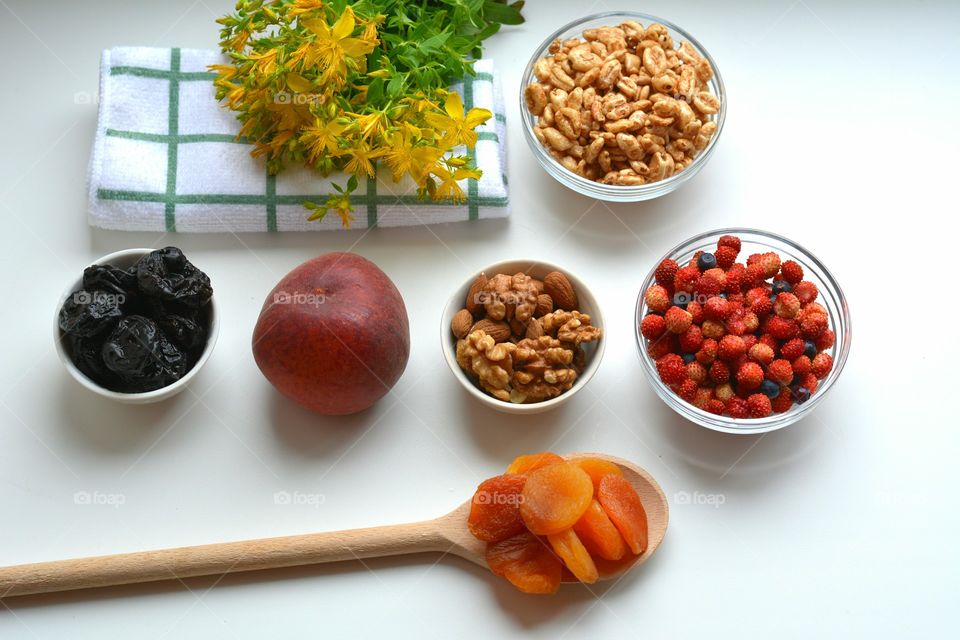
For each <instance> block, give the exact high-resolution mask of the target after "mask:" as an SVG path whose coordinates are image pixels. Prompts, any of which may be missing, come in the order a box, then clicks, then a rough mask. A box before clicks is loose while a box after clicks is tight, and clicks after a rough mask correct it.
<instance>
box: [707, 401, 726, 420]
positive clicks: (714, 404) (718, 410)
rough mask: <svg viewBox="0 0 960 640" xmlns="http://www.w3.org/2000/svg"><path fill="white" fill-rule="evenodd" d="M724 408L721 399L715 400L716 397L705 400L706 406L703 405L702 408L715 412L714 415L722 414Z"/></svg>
mask: <svg viewBox="0 0 960 640" xmlns="http://www.w3.org/2000/svg"><path fill="white" fill-rule="evenodd" d="M725 408H726V407H725V405H724V404H723V401H721V400H717V399H716V398H714V399H713V400H709V401H708V402H707V406H706V407H704V409H705V410H706V411H707V412H708V413H714V414H716V415H718V416H720V415H723V410H724V409H725Z"/></svg>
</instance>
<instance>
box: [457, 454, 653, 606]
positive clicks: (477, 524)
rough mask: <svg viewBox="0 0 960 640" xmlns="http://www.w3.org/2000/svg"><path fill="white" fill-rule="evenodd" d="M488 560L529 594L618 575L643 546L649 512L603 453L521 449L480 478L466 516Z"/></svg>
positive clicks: (644, 548) (642, 549) (496, 571)
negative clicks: (498, 470)
mask: <svg viewBox="0 0 960 640" xmlns="http://www.w3.org/2000/svg"><path fill="white" fill-rule="evenodd" d="M467 526H468V527H469V529H470V532H471V533H472V534H473V535H474V536H475V537H476V538H478V539H479V540H483V541H484V542H486V543H487V554H486V556H487V564H488V565H489V566H490V569H491V571H493V572H494V573H495V574H497V575H498V576H503V577H504V578H506V579H507V580H509V581H510V582H511V583H512V584H513V585H514V586H515V587H517V588H518V589H520V590H521V591H524V592H526V593H554V592H556V591H557V589H558V588H559V587H560V582H561V581H562V580H563V579H564V577H565V575H564V574H565V571H564V570H565V569H566V571H568V572H569V574H572V576H573V577H574V578H576V579H577V580H579V581H580V582H584V583H587V584H590V583H593V582H596V581H597V579H599V578H600V577H601V576H603V575H608V574H612V573H616V572H617V570H619V569H620V568H621V567H623V566H624V565H625V564H626V563H629V562H631V561H632V560H633V559H634V557H635V556H638V555H640V554H642V553H643V552H644V551H645V550H646V548H647V515H646V512H645V511H644V508H643V504H642V503H641V501H640V496H639V495H637V492H636V490H635V489H634V488H633V485H631V484H630V482H629V481H627V479H626V478H624V477H623V472H622V471H621V470H620V467H619V466H618V465H616V464H614V463H613V462H610V461H607V460H602V459H600V458H589V457H585V458H576V459H573V460H565V459H564V458H562V457H560V456H559V455H557V454H555V453H550V452H544V453H535V454H530V455H523V456H520V457H518V458H517V459H515V460H514V461H513V462H512V463H510V466H509V467H507V471H506V473H504V474H503V475H499V476H495V477H493V478H489V479H487V480H484V481H483V482H482V483H480V486H479V487H477V491H476V493H475V494H474V496H473V501H472V503H471V507H470V515H469V517H468V518H467Z"/></svg>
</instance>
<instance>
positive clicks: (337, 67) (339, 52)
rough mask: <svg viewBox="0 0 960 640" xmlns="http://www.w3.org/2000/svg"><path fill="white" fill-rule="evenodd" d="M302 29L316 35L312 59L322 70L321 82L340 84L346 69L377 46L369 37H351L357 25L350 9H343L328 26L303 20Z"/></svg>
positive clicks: (322, 21)
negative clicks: (314, 59) (303, 27)
mask: <svg viewBox="0 0 960 640" xmlns="http://www.w3.org/2000/svg"><path fill="white" fill-rule="evenodd" d="M303 24H304V26H305V27H307V29H309V30H310V31H312V32H313V33H314V35H316V36H317V39H316V41H315V43H314V47H315V49H316V59H317V60H318V61H319V62H320V64H321V65H323V67H324V80H325V81H326V80H330V81H333V82H336V83H337V84H341V83H343V81H344V79H345V78H346V75H347V71H348V69H351V68H352V69H356V68H358V67H359V66H360V62H361V60H365V59H366V58H365V56H366V55H367V54H368V53H370V52H371V51H373V48H374V47H375V46H376V45H377V43H376V41H375V40H370V39H369V38H354V37H352V35H353V30H354V28H355V27H356V25H357V21H356V16H354V13H353V9H351V8H350V7H347V8H346V9H345V10H344V12H343V14H341V15H340V17H339V18H338V19H337V21H336V23H334V25H333V26H332V27H331V26H330V25H329V24H327V21H326V20H323V19H319V18H318V19H314V20H305V21H304V22H303Z"/></svg>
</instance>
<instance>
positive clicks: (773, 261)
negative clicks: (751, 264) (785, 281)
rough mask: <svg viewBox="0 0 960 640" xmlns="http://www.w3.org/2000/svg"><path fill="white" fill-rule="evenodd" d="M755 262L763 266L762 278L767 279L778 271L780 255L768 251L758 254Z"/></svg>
mask: <svg viewBox="0 0 960 640" xmlns="http://www.w3.org/2000/svg"><path fill="white" fill-rule="evenodd" d="M757 264H759V265H760V266H761V267H763V278H764V280H769V279H770V278H772V277H773V276H775V275H777V274H778V273H780V256H778V255H777V254H776V253H775V252H773V251H768V252H767V253H765V254H763V255H762V256H760V259H759V260H758V261H757Z"/></svg>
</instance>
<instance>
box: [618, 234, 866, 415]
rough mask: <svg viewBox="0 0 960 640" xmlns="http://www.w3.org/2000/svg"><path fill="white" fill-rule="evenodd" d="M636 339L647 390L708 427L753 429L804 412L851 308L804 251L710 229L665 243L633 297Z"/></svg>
mask: <svg viewBox="0 0 960 640" xmlns="http://www.w3.org/2000/svg"><path fill="white" fill-rule="evenodd" d="M635 330H636V339H637V349H638V353H639V355H640V362H641V364H642V366H643V370H644V372H645V373H646V375H647V378H648V379H649V381H650V384H651V385H652V386H653V389H654V391H656V392H657V395H659V396H660V398H661V399H662V400H663V401H664V402H666V403H667V405H668V406H670V408H672V409H673V410H674V411H676V412H677V413H679V414H680V415H682V416H683V417H685V418H687V419H688V420H690V421H692V422H695V423H697V424H699V425H700V426H703V427H706V428H708V429H713V430H715V431H723V432H726V433H763V432H767V431H774V430H776V429H781V428H783V427H786V426H787V425H790V424H792V423H794V422H796V421H798V420H800V419H801V418H803V417H804V416H806V415H807V414H808V413H809V412H810V411H812V410H813V408H814V407H816V406H817V405H818V404H819V403H820V402H821V401H822V400H823V398H824V396H825V395H826V393H827V392H828V391H829V390H830V389H831V388H832V387H833V385H834V383H835V382H836V381H837V378H838V377H839V376H840V373H841V372H842V371H843V366H844V364H846V361H847V356H848V355H849V353H850V339H851V330H850V309H849V307H848V306H847V300H846V298H845V297H844V295H843V291H841V289H840V285H839V284H837V281H836V280H835V279H834V277H833V275H831V273H830V272H829V271H828V270H827V268H826V267H825V266H824V265H823V263H822V262H820V260H818V259H817V258H816V257H815V256H814V255H813V254H812V253H810V252H809V251H807V250H806V249H804V248H803V247H801V246H800V245H798V244H796V243H795V242H793V241H791V240H788V239H787V238H784V237H782V236H778V235H776V234H774V233H770V232H768V231H760V230H757V229H719V230H716V231H709V232H707V233H702V234H700V235H697V236H695V237H693V238H690V239H689V240H686V241H684V242H683V243H682V244H680V245H678V246H676V247H674V248H673V249H671V250H670V252H668V253H667V255H665V256H664V257H663V258H662V259H661V260H660V261H658V262H657V264H656V265H655V266H654V268H653V269H652V270H651V271H650V273H649V274H648V275H647V278H646V280H645V281H644V285H643V288H642V289H641V290H640V295H639V297H638V299H637V309H636V322H635Z"/></svg>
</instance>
